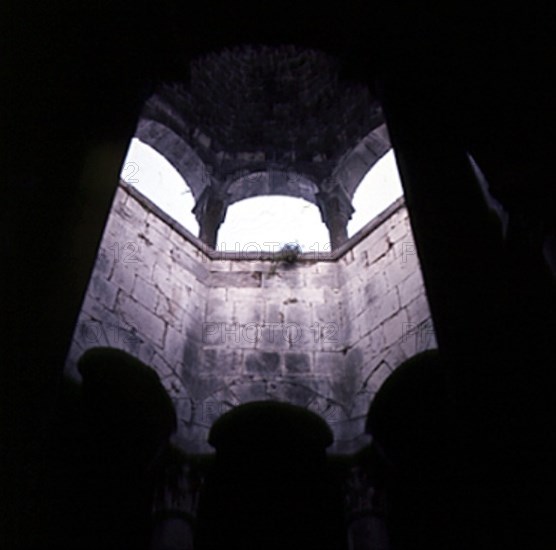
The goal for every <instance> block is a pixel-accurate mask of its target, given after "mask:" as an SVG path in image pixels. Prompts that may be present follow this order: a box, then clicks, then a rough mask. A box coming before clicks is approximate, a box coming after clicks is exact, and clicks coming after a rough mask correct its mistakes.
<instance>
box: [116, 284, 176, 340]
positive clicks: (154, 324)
mask: <svg viewBox="0 0 556 550" xmlns="http://www.w3.org/2000/svg"><path fill="white" fill-rule="evenodd" d="M116 307H117V312H118V314H119V315H121V317H122V319H123V320H124V321H125V322H126V323H128V324H129V325H130V326H132V327H135V328H136V329H137V331H138V332H139V333H140V334H141V335H142V336H143V337H144V338H146V339H147V340H149V341H151V342H153V343H154V344H156V345H158V346H160V347H162V346H163V345H164V333H165V330H166V323H165V322H164V321H163V320H162V319H160V317H157V316H156V315H155V314H154V313H152V312H151V311H149V310H148V309H147V308H145V307H144V306H142V305H141V304H140V303H139V302H137V301H136V300H134V299H132V298H129V297H127V296H125V295H124V294H122V293H120V294H118V300H117V304H116Z"/></svg>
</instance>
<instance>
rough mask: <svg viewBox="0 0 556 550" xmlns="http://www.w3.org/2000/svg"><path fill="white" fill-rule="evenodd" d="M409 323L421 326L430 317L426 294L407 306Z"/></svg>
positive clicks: (420, 295)
mask: <svg viewBox="0 0 556 550" xmlns="http://www.w3.org/2000/svg"><path fill="white" fill-rule="evenodd" d="M406 310H407V315H408V322H409V323H413V324H419V323H422V322H423V321H425V320H426V319H428V318H429V317H430V314H431V313H430V308H429V303H428V301H427V298H426V296H425V295H424V294H419V296H417V298H415V300H413V301H412V302H410V303H409V304H408V305H407V306H406Z"/></svg>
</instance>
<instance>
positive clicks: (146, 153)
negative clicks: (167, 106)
mask: <svg viewBox="0 0 556 550" xmlns="http://www.w3.org/2000/svg"><path fill="white" fill-rule="evenodd" d="M120 177H121V179H122V180H124V181H125V182H126V183H128V184H130V185H132V186H133V187H135V188H136V189H137V190H138V191H140V192H141V193H142V194H143V195H144V196H145V197H147V198H148V199H149V200H150V201H152V202H153V203H154V204H156V205H157V206H158V207H159V208H160V209H161V210H163V211H164V212H166V214H168V215H169V216H170V217H171V218H173V219H174V220H176V221H177V222H178V223H179V224H180V225H182V226H183V227H185V228H186V229H187V230H188V231H190V232H191V233H192V234H193V235H198V234H199V223H198V222H197V220H196V218H195V215H194V214H193V213H192V210H193V207H194V206H195V198H194V197H193V193H192V192H191V188H190V187H189V185H188V183H187V182H186V181H185V180H184V179H183V177H182V176H181V175H180V174H179V172H178V171H177V170H176V169H175V168H174V166H172V164H171V163H170V162H168V160H167V159H166V158H165V157H164V156H163V155H161V154H160V153H159V152H158V151H156V150H155V149H153V148H152V147H151V146H149V145H147V144H145V143H143V142H142V141H141V140H139V139H138V138H133V139H132V140H131V142H130V144H129V149H128V151H127V156H126V158H125V161H124V164H123V167H122V172H121V176H120Z"/></svg>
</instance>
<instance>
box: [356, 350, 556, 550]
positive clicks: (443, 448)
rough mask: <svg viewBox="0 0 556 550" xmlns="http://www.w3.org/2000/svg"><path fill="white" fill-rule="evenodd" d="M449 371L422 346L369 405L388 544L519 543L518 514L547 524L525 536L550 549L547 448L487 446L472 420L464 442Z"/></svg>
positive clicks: (402, 548)
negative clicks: (452, 405) (471, 434)
mask: <svg viewBox="0 0 556 550" xmlns="http://www.w3.org/2000/svg"><path fill="white" fill-rule="evenodd" d="M447 374H448V365H447V362H446V361H445V359H444V358H443V356H441V355H440V354H439V353H438V351H437V350H434V351H426V352H423V353H421V354H419V355H417V356H415V357H413V358H411V359H410V360H408V361H406V362H405V363H404V364H402V365H401V366H400V367H398V369H396V370H395V371H394V372H393V373H392V375H391V376H390V377H389V378H388V379H387V380H386V381H385V382H384V384H383V385H382V387H381V388H380V390H379V391H378V393H377V395H376V397H375V399H374V400H373V402H372V404H371V407H370V410H369V415H368V419H367V431H368V432H369V433H370V434H372V436H373V447H374V448H375V450H376V451H377V452H376V453H375V454H374V459H375V460H374V462H371V461H370V460H369V461H367V462H366V464H367V467H366V469H367V470H368V471H369V472H377V461H378V464H379V471H380V475H379V476H378V478H375V480H374V483H375V485H376V487H377V488H379V489H380V490H381V491H382V492H383V495H384V502H385V520H386V526H387V530H388V534H389V538H390V543H391V546H390V548H391V550H418V549H428V548H435V549H446V550H453V549H462V550H463V549H465V548H514V547H516V544H518V541H525V536H524V533H523V532H522V525H523V522H526V523H528V524H535V523H536V524H537V525H538V526H545V528H544V529H541V530H539V531H534V530H533V531H530V532H528V533H527V534H526V538H527V539H528V540H529V541H531V543H532V546H531V548H533V547H534V548H551V545H552V541H553V539H552V538H551V536H550V531H549V530H547V529H546V527H547V526H548V525H549V524H550V517H551V516H552V514H553V513H554V492H553V484H552V483H553V479H554V474H553V464H552V463H551V461H549V460H548V456H549V455H548V454H546V455H544V456H543V455H542V454H540V453H535V452H534V450H533V449H530V450H529V453H527V452H521V453H519V452H516V453H515V454H510V453H499V454H494V453H493V452H492V447H490V446H488V443H487V442H485V441H484V440H481V438H480V435H479V434H480V427H479V426H477V437H476V438H475V440H474V441H473V442H472V444H470V445H462V443H463V440H462V434H461V432H459V431H458V430H457V429H456V428H455V427H456V426H457V419H456V418H455V417H454V416H453V414H451V413H450V409H449V402H450V396H449V392H448V391H447V388H448V386H447ZM496 400H497V396H496V395H492V398H491V403H492V406H493V407H495V406H496ZM471 406H472V405H470V407H471ZM523 415H524V416H525V417H526V412H525V411H524V412H523ZM487 511H488V513H487ZM479 536H480V541H479V546H477V540H478V537H479Z"/></svg>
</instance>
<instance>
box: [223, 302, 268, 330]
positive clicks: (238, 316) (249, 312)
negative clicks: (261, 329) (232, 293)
mask: <svg viewBox="0 0 556 550" xmlns="http://www.w3.org/2000/svg"><path fill="white" fill-rule="evenodd" d="M228 303H229V302H228ZM230 305H232V304H230ZM264 307H265V304H264V302H263V301H262V300H242V301H235V302H233V319H234V321H235V322H238V323H239V324H241V325H247V324H250V325H252V324H256V325H258V326H261V325H262V323H263V321H264Z"/></svg>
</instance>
